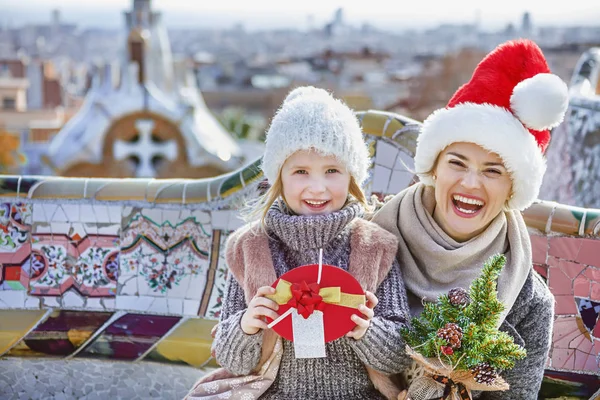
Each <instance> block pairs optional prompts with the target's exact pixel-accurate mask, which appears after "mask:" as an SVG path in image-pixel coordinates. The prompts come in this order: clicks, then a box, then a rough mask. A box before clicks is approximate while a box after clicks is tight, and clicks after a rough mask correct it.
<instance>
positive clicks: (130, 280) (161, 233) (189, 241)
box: [117, 209, 212, 314]
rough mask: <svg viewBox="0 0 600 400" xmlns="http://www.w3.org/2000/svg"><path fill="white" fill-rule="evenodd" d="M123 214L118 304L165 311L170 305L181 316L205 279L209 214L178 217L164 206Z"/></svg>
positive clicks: (201, 289)
mask: <svg viewBox="0 0 600 400" xmlns="http://www.w3.org/2000/svg"><path fill="white" fill-rule="evenodd" d="M125 212H126V214H125V215H127V216H126V217H124V222H123V225H124V229H123V234H122V238H121V253H120V259H119V263H120V273H121V275H120V277H119V296H118V298H117V304H118V306H123V307H125V308H126V309H130V310H139V311H154V312H166V313H174V312H173V311H172V310H171V311H169V307H171V308H172V307H175V308H176V309H177V310H178V312H177V313H179V314H181V313H182V312H183V307H184V300H195V301H197V302H198V304H199V302H200V299H201V298H202V296H203V293H204V291H205V287H206V285H207V279H208V278H207V273H208V270H209V265H208V264H209V254H210V249H211V242H212V237H211V235H212V231H211V224H210V223H211V221H210V215H209V214H207V213H204V212H195V213H193V215H191V216H188V217H186V218H185V219H180V217H181V215H180V214H179V213H176V214H173V213H169V212H168V211H166V210H158V209H154V210H146V209H144V210H137V209H136V210H134V209H127V210H126V211H125ZM134 297H136V298H134ZM156 298H162V300H159V299H156ZM167 300H168V301H167Z"/></svg>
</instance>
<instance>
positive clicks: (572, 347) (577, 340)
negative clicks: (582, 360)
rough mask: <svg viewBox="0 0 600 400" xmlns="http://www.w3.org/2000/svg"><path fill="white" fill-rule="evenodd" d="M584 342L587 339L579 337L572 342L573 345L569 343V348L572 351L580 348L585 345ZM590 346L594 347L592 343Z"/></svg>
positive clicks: (582, 336)
mask: <svg viewBox="0 0 600 400" xmlns="http://www.w3.org/2000/svg"><path fill="white" fill-rule="evenodd" d="M584 340H586V337H585V336H584V335H580V336H577V337H576V338H575V339H573V340H571V343H569V348H570V349H577V348H579V346H580V345H581V344H582V343H583V341H584ZM590 346H592V342H590ZM580 350H581V349H580Z"/></svg>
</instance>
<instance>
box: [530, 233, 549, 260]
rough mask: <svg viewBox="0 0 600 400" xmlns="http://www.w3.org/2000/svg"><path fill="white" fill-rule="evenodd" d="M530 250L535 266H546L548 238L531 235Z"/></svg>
mask: <svg viewBox="0 0 600 400" xmlns="http://www.w3.org/2000/svg"><path fill="white" fill-rule="evenodd" d="M531 250H532V253H533V262H534V263H535V264H546V255H547V252H548V238H547V237H546V236H537V235H531Z"/></svg>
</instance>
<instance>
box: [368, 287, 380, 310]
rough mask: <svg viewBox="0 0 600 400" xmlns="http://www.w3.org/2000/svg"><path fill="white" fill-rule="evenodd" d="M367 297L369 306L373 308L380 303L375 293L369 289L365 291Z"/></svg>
mask: <svg viewBox="0 0 600 400" xmlns="http://www.w3.org/2000/svg"><path fill="white" fill-rule="evenodd" d="M365 297H366V298H367V307H369V308H371V309H373V308H375V306H377V304H378V303H379V299H378V298H377V296H375V295H374V294H373V293H371V292H369V291H368V290H367V291H365Z"/></svg>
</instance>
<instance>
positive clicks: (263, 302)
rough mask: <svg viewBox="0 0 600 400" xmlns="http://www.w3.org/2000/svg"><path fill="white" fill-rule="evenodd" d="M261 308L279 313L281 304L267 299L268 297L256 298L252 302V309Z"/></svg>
mask: <svg viewBox="0 0 600 400" xmlns="http://www.w3.org/2000/svg"><path fill="white" fill-rule="evenodd" d="M260 306H263V307H267V308H270V309H271V310H275V311H277V310H278V309H279V304H277V303H275V302H274V301H273V300H271V299H267V298H266V297H255V298H254V299H252V301H251V302H250V307H254V308H256V307H260ZM250 307H249V308H250Z"/></svg>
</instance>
